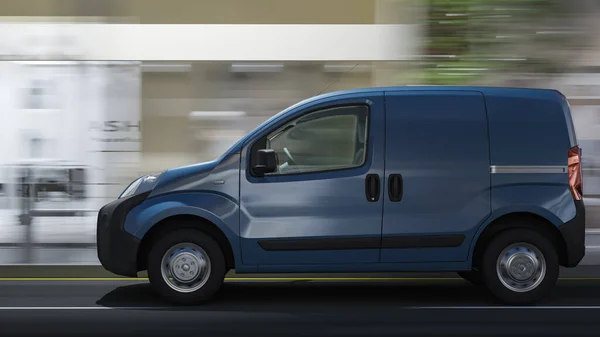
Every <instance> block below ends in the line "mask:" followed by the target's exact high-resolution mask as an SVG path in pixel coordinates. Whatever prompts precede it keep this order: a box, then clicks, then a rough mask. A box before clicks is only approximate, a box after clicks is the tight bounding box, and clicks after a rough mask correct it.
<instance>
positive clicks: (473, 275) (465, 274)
mask: <svg viewBox="0 0 600 337" xmlns="http://www.w3.org/2000/svg"><path fill="white" fill-rule="evenodd" d="M458 275H459V276H460V277H462V278H464V279H465V280H467V281H469V282H471V283H473V284H475V285H482V284H483V276H482V275H481V272H480V271H477V270H471V271H461V272H458Z"/></svg>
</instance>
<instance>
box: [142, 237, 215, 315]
mask: <svg viewBox="0 0 600 337" xmlns="http://www.w3.org/2000/svg"><path fill="white" fill-rule="evenodd" d="M167 254H168V255H169V256H170V258H168V257H167V256H166V255H167ZM163 258H164V260H163ZM163 262H165V263H163ZM163 265H164V266H165V267H164V268H163ZM202 266H204V267H202ZM170 267H172V268H170ZM186 268H187V269H186ZM171 270H175V271H176V272H177V276H176V277H173V276H172V275H173V274H172V273H171ZM225 271H226V265H225V256H224V254H223V251H222V250H221V247H220V246H219V244H218V243H217V242H216V241H215V240H213V238H212V237H210V236H209V235H207V234H205V233H203V232H200V231H198V230H194V229H180V230H175V231H173V232H170V233H168V234H166V235H165V236H164V237H162V238H161V239H160V240H158V241H157V242H156V243H155V244H154V246H153V247H152V248H151V249H150V253H149V254H148V278H149V279H150V283H151V284H152V286H153V287H154V289H155V290H156V291H157V292H158V293H159V294H160V295H161V296H162V297H164V298H165V299H166V300H168V301H170V302H172V303H175V304H180V305H194V304H201V303H203V302H207V301H208V300H210V299H211V298H212V297H213V295H214V294H215V293H216V292H217V291H218V290H219V289H220V287H221V284H223V279H224V278H225ZM163 274H164V275H163ZM194 275H195V276H194Z"/></svg>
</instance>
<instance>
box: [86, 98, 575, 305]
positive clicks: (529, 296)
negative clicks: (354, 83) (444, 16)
mask: <svg viewBox="0 0 600 337" xmlns="http://www.w3.org/2000/svg"><path fill="white" fill-rule="evenodd" d="M580 161H581V150H580V149H579V147H578V143H577V138H576V135H575V130H574V126H573V121H572V118H571V112H570V108H569V104H568V102H567V100H566V98H565V97H564V96H563V95H562V94H561V93H560V92H558V91H555V90H543V89H518V88H492V87H446V86H442V87H439V86H431V87H429V86H419V87H390V88H368V89H357V90H350V91H341V92H334V93H329V94H324V95H320V96H317V97H314V98H310V99H308V100H305V101H303V102H300V103H298V104H296V105H293V106H291V107H289V108H288V109H286V110H284V111H282V112H281V113H279V114H277V115H275V116H273V117H272V118H270V119H269V120H267V121H266V122H264V123H263V124H262V125H260V126H258V127H257V128H256V129H255V130H253V131H252V132H250V133H249V134H248V135H247V136H246V137H244V138H243V139H241V140H240V141H239V142H237V143H236V144H235V145H233V146H232V147H231V148H230V149H229V150H228V151H227V152H225V153H224V154H223V155H222V156H221V157H220V158H219V159H217V160H215V161H211V162H207V163H201V164H196V165H191V166H186V167H179V168H174V169H169V170H167V171H164V172H162V173H160V174H157V175H150V176H143V177H140V178H138V179H136V180H135V181H134V182H132V183H131V184H130V185H129V186H128V187H127V189H126V190H125V191H124V192H123V193H122V194H121V195H120V196H119V198H118V199H117V200H115V201H114V202H111V203H109V204H108V205H106V206H104V207H103V208H102V209H101V210H100V212H99V215H98V229H97V244H98V245H97V247H98V256H99V260H100V262H101V263H102V265H103V266H104V268H106V269H107V270H109V271H111V272H113V273H116V274H119V275H124V276H136V275H137V273H138V271H142V270H148V275H149V278H150V282H151V283H152V284H153V285H154V286H155V287H156V290H157V291H158V292H159V293H161V294H162V295H164V296H165V297H167V298H168V299H170V300H173V301H174V302H177V303H183V304H186V303H188V304H189V303H198V302H201V301H204V300H207V299H209V298H210V297H211V296H212V294H214V292H216V291H217V290H218V288H219V287H220V285H221V283H222V282H223V279H224V275H225V274H226V273H227V271H229V270H230V269H235V271H236V273H292V272H311V273H319V272H327V273H330V272H401V271H432V272H440V271H455V272H459V274H460V275H461V276H462V277H464V278H465V279H467V280H468V281H470V282H473V283H481V284H484V285H485V286H486V287H487V288H488V289H489V290H490V291H491V293H492V294H493V295H495V296H496V297H497V298H498V299H500V300H502V301H504V302H505V303H511V304H523V303H532V302H535V301H538V300H540V299H542V298H543V297H545V296H546V295H547V294H548V293H549V292H550V291H551V290H552V288H553V286H554V285H555V283H556V281H557V278H558V269H559V266H564V267H574V266H576V265H577V264H578V263H579V262H580V261H581V260H582V258H583V256H584V254H585V243H584V241H585V209H584V204H583V199H582V177H581V167H580Z"/></svg>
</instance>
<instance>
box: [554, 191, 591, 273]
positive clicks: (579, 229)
mask: <svg viewBox="0 0 600 337" xmlns="http://www.w3.org/2000/svg"><path fill="white" fill-rule="evenodd" d="M575 210H576V213H575V217H574V218H573V219H571V220H570V221H567V222H566V223H565V224H563V225H561V226H559V227H558V230H559V231H560V234H561V235H562V237H563V239H564V241H565V246H566V259H565V261H563V263H562V265H563V267H567V268H572V267H576V266H577V265H578V264H579V262H581V260H582V259H583V257H584V256H585V205H584V203H583V200H575Z"/></svg>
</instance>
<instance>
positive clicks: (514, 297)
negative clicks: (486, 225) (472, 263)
mask: <svg viewBox="0 0 600 337" xmlns="http://www.w3.org/2000/svg"><path fill="white" fill-rule="evenodd" d="M481 272H482V277H483V281H484V283H485V285H486V286H487V288H488V289H489V291H490V292H491V293H492V294H493V295H494V296H495V297H496V298H498V299H499V300H500V301H502V302H504V303H506V304H512V305H526V304H534V303H536V302H538V301H540V300H542V299H543V298H545V297H546V296H548V295H549V294H550V293H551V292H552V290H553V289H554V287H555V286H556V282H557V281H558V273H559V261H558V254H557V252H556V248H555V247H554V245H553V244H552V243H551V242H550V241H549V240H548V239H547V238H545V237H544V236H543V235H541V234H540V233H538V232H536V231H533V230H530V229H511V230H507V231H505V232H501V233H500V234H498V236H496V237H495V238H494V239H492V241H491V242H490V244H489V245H488V247H487V249H486V250H485V252H484V254H483V259H482V264H481Z"/></svg>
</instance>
